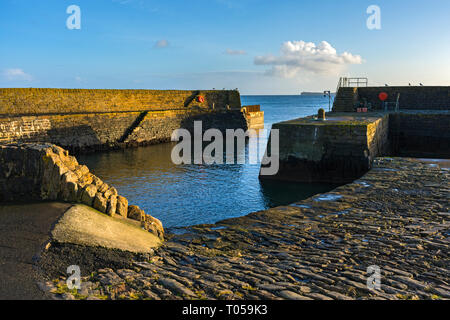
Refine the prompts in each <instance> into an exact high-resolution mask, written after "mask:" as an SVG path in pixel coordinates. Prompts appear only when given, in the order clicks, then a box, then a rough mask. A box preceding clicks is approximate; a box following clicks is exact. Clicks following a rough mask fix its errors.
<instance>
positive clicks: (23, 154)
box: [0, 144, 164, 239]
mask: <svg viewBox="0 0 450 320" xmlns="http://www.w3.org/2000/svg"><path fill="white" fill-rule="evenodd" d="M55 200H59V201H64V202H71V203H83V204H85V205H88V206H90V207H93V208H94V209H96V210H98V211H100V212H102V213H105V214H107V215H109V216H114V217H122V218H128V219H132V220H137V221H140V222H141V226H142V227H143V228H144V229H145V230H148V231H149V232H150V233H153V234H154V235H156V236H157V237H159V238H160V239H163V237H164V229H163V226H162V223H161V222H160V221H159V220H158V219H156V218H154V217H152V216H150V215H148V214H145V213H144V211H143V210H141V209H140V208H139V207H138V206H134V205H130V206H129V205H128V200H127V199H126V198H125V197H122V196H120V195H119V194H118V192H117V190H116V189H115V188H114V187H112V186H109V185H108V184H106V183H105V182H103V181H102V180H101V179H100V178H98V177H97V176H95V175H93V174H92V173H90V172H89V169H88V168H87V167H86V166H85V165H80V164H79V163H78V161H77V160H76V158H75V157H73V156H70V155H69V153H68V151H67V150H64V149H63V148H61V147H58V146H56V145H52V144H12V145H0V202H24V201H55Z"/></svg>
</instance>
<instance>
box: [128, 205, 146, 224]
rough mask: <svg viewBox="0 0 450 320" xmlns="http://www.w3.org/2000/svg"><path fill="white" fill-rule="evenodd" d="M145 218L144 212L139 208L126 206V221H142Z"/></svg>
mask: <svg viewBox="0 0 450 320" xmlns="http://www.w3.org/2000/svg"><path fill="white" fill-rule="evenodd" d="M144 216H145V212H144V210H142V209H141V208H139V207H138V206H133V205H131V206H128V213H127V217H128V219H132V220H136V221H139V222H140V221H142V219H143V218H144Z"/></svg>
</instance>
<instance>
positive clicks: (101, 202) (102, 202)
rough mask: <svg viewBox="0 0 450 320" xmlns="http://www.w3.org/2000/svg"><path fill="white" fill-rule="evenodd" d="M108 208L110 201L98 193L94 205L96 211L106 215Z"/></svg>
mask: <svg viewBox="0 0 450 320" xmlns="http://www.w3.org/2000/svg"><path fill="white" fill-rule="evenodd" d="M107 206H108V200H106V198H105V197H103V195H102V194H101V193H99V192H97V194H96V195H95V199H94V204H93V207H94V209H97V210H98V211H100V212H103V213H106V209H107Z"/></svg>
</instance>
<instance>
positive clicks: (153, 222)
mask: <svg viewBox="0 0 450 320" xmlns="http://www.w3.org/2000/svg"><path fill="white" fill-rule="evenodd" d="M141 227H142V228H144V229H145V230H147V231H148V232H150V233H153V234H154V235H155V236H157V237H158V238H160V239H161V240H163V239H164V228H163V224H162V222H161V221H160V220H159V219H156V218H155V217H152V216H150V215H148V214H144V216H143V219H142V220H141Z"/></svg>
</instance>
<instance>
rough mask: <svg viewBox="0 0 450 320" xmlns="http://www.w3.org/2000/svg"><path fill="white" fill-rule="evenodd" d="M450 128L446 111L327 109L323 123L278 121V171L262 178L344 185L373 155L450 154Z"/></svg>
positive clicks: (364, 169) (367, 165) (360, 172)
mask: <svg viewBox="0 0 450 320" xmlns="http://www.w3.org/2000/svg"><path fill="white" fill-rule="evenodd" d="M449 127H450V112H448V111H446V110H442V111H433V110H425V111H417V110H410V111H402V112H398V113H396V112H388V113H381V112H379V113H376V112H374V113H349V112H345V113H336V112H331V113H328V114H327V120H326V121H318V120H316V119H315V118H314V117H306V118H301V119H296V120H291V121H286V122H281V123H277V124H274V125H273V126H272V129H278V130H279V139H280V140H279V141H280V143H279V159H280V166H279V171H278V173H277V174H275V175H273V176H262V175H261V176H260V178H261V179H273V180H286V181H301V182H325V183H342V184H343V183H349V182H352V181H354V180H355V179H357V178H359V177H361V176H362V175H363V174H365V173H366V172H367V171H368V170H369V169H371V167H372V163H373V160H374V159H375V158H376V157H382V156H407V157H428V158H450V134H449V130H448V128H449ZM269 146H270V143H269ZM269 152H270V149H269Z"/></svg>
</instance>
